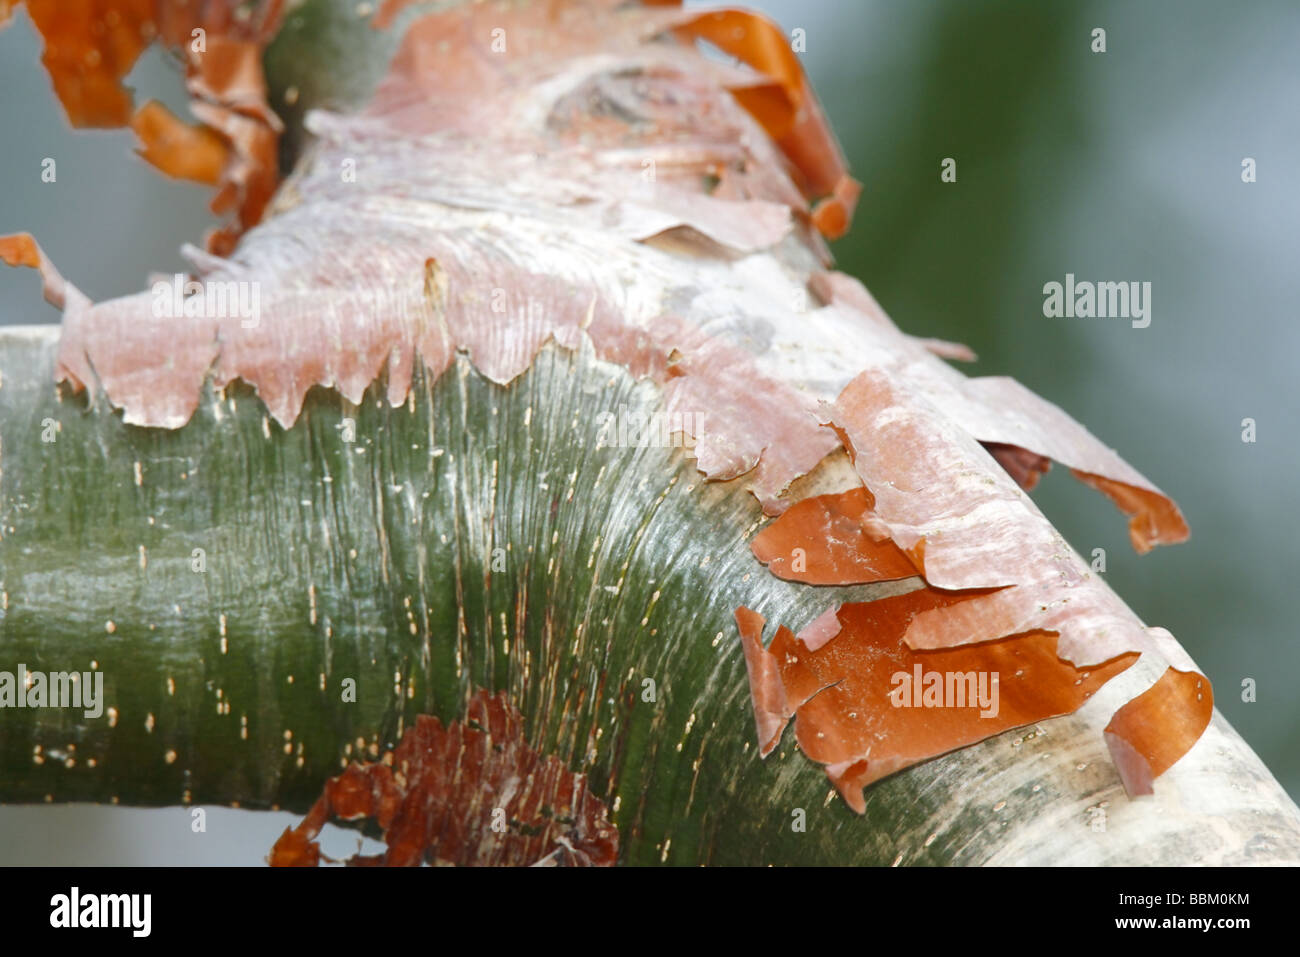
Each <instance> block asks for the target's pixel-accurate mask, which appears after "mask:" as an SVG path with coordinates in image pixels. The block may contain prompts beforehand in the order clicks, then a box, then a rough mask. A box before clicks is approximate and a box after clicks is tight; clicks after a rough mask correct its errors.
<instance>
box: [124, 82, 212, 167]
mask: <svg viewBox="0 0 1300 957" xmlns="http://www.w3.org/2000/svg"><path fill="white" fill-rule="evenodd" d="M131 130H132V131H133V132H134V133H135V135H136V136H138V137H139V138H140V143H141V148H140V149H139V150H137V152H138V153H139V154H140V157H141V159H143V160H145V161H146V162H148V163H150V164H152V165H153V166H156V167H157V168H158V169H160V170H162V171H163V172H164V173H166V174H167V175H168V176H171V177H173V178H175V179H188V180H193V181H194V182H196V183H206V184H207V185H209V186H216V185H217V184H218V183H220V182H221V172H222V170H223V169H224V168H225V166H226V163H227V162H229V160H230V153H231V151H230V148H229V146H228V145H227V144H226V141H225V140H224V139H222V137H221V136H219V135H218V134H217V133H216V132H215V131H214V130H213V129H212V128H211V127H209V126H207V125H204V124H198V125H190V124H187V123H184V122H182V121H181V120H180V119H179V118H177V116H176V115H175V114H174V113H172V112H171V110H169V109H167V107H165V106H163V105H162V104H161V103H159V102H158V101H157V100H150V101H149V102H148V103H146V104H145V105H144V106H142V107H140V109H138V110H136V112H135V115H134V116H132V117H131Z"/></svg>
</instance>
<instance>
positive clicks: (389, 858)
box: [270, 691, 618, 867]
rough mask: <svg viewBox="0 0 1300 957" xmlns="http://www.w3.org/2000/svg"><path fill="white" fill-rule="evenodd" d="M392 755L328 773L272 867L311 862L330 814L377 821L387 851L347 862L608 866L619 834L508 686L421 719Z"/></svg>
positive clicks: (273, 855)
mask: <svg viewBox="0 0 1300 957" xmlns="http://www.w3.org/2000/svg"><path fill="white" fill-rule="evenodd" d="M386 758H391V761H388V760H386V761H385V762H381V763H377V764H368V765H364V766H363V765H359V764H355V763H354V764H351V765H349V766H348V768H347V770H345V771H344V772H343V774H341V775H339V776H338V777H336V778H332V779H330V780H329V781H328V782H327V783H326V785H325V793H324V794H322V795H321V797H320V799H319V800H318V801H317V802H316V804H315V805H314V806H313V807H312V809H311V811H310V812H309V813H308V814H307V817H306V818H305V819H304V820H303V822H302V824H300V825H298V827H296V828H293V829H286V830H285V832H284V834H283V835H281V837H280V839H279V840H278V841H276V844H275V848H274V849H273V850H272V852H271V858H270V862H271V864H272V865H273V866H308V867H313V866H315V865H316V864H317V863H319V861H320V847H319V845H318V844H317V843H316V842H315V840H314V838H315V837H316V836H317V835H318V834H319V833H320V830H321V828H322V827H324V826H325V824H326V823H328V822H329V821H330V820H331V819H333V818H337V819H339V820H345V821H354V820H358V819H360V818H374V820H375V823H376V824H378V825H379V827H380V828H381V829H382V830H383V831H384V840H385V842H386V843H387V845H388V849H387V851H386V852H385V853H384V854H383V855H380V856H376V857H365V856H362V855H357V856H355V857H353V858H351V859H350V860H349V861H348V863H349V864H353V865H376V864H381V865H385V866H392V867H400V866H411V865H416V864H420V863H422V862H425V861H427V862H429V863H444V864H458V865H529V864H543V865H553V864H556V863H565V864H581V865H597V866H605V865H611V864H613V863H615V861H616V859H617V856H618V831H617V829H616V828H615V827H614V825H613V824H611V823H610V822H609V819H608V817H607V815H606V808H605V805H604V803H603V802H601V801H600V800H599V799H598V798H596V797H595V796H594V795H592V793H591V792H590V791H589V790H588V789H587V785H586V782H585V780H584V779H583V776H582V775H580V774H573V773H571V772H570V771H568V770H567V769H566V768H565V767H564V765H563V763H562V762H561V761H560V760H559V759H558V758H555V757H547V758H542V757H541V756H540V755H538V754H537V752H535V751H533V750H532V749H531V748H530V747H529V746H528V744H527V743H526V742H525V741H524V737H523V717H522V715H520V713H519V711H518V710H517V709H516V708H515V707H514V706H513V705H512V704H510V703H509V702H508V701H507V700H506V698H505V694H504V692H502V693H498V694H495V695H489V694H488V693H487V692H486V691H479V692H477V693H476V694H475V695H474V697H473V698H471V699H470V703H469V709H468V711H467V712H466V717H465V720H464V721H463V722H461V721H453V722H452V723H451V724H450V725H448V726H447V727H446V728H444V727H443V726H442V724H441V722H439V721H438V719H437V718H434V717H431V716H429V715H420V716H419V717H418V719H417V720H416V724H415V726H414V727H412V728H410V729H408V730H407V732H406V733H405V734H404V735H403V736H402V740H401V742H400V743H399V744H398V745H397V748H396V750H394V751H393V753H392V754H391V755H388V756H386Z"/></svg>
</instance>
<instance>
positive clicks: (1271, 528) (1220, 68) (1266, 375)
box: [0, 0, 1300, 863]
mask: <svg viewBox="0 0 1300 957" xmlns="http://www.w3.org/2000/svg"><path fill="white" fill-rule="evenodd" d="M751 5H752V6H756V7H757V8H759V9H762V10H765V11H766V12H768V13H770V14H771V15H772V16H774V17H775V18H776V19H777V20H778V21H779V22H780V23H781V24H782V25H783V26H784V27H786V28H787V29H788V30H793V29H796V28H798V29H802V30H803V31H804V34H805V37H806V52H804V53H802V54H801V56H802V59H803V61H804V64H805V66H806V67H807V69H808V71H809V73H810V74H811V76H812V78H813V82H814V85H815V87H816V88H817V90H818V93H819V94H820V96H821V98H822V102H823V105H824V107H825V109H826V112H827V114H828V115H829V117H830V120H831V122H832V125H833V126H834V128H835V130H836V131H837V133H838V135H839V137H840V139H841V142H842V143H843V145H844V149H845V152H846V153H847V155H848V157H849V161H850V164H851V167H852V171H853V173H854V175H855V176H856V177H857V178H858V179H859V180H861V181H862V182H863V184H864V187H865V188H864V191H863V196H862V200H861V203H860V204H859V207H858V213H857V219H856V222H855V224H854V227H853V230H852V232H851V233H850V234H849V236H848V237H847V238H845V239H844V240H842V241H840V242H839V243H837V244H836V246H835V252H836V255H837V257H838V258H839V264H840V268H842V269H844V270H846V271H848V272H851V273H853V274H855V275H857V276H859V277H860V278H862V279H863V280H864V281H865V282H866V284H867V285H868V287H869V288H870V289H871V290H872V292H873V293H874V294H875V296H876V298H877V299H878V300H879V301H880V303H881V304H882V305H883V306H884V307H885V309H886V310H887V311H888V312H889V313H890V314H891V315H892V316H893V318H894V319H895V321H896V322H898V323H899V325H900V326H902V327H903V328H904V329H905V330H907V331H909V332H912V333H914V334H917V335H925V336H940V337H943V338H947V339H955V340H958V341H961V342H965V343H967V344H969V345H970V346H971V347H972V348H974V349H975V351H976V352H977V353H978V354H979V356H980V361H979V362H978V363H977V364H975V365H974V366H970V367H967V368H966V371H967V372H968V373H970V374H972V375H1011V376H1014V377H1015V378H1017V379H1019V380H1020V381H1022V382H1024V383H1025V384H1026V385H1028V386H1030V387H1031V388H1033V389H1034V390H1035V391H1037V392H1038V393H1040V394H1041V395H1043V396H1045V397H1047V398H1048V399H1050V400H1052V401H1053V402H1056V403H1057V404H1058V405H1060V406H1062V407H1063V408H1064V409H1066V410H1067V411H1068V412H1070V413H1071V414H1072V415H1073V416H1074V417H1075V418H1077V419H1078V420H1080V421H1081V422H1083V423H1084V424H1085V425H1086V426H1087V427H1088V428H1089V429H1091V430H1092V431H1093V432H1094V433H1095V434H1097V435H1098V436H1100V437H1101V438H1102V439H1104V440H1105V441H1106V442H1107V443H1108V444H1111V445H1113V446H1114V447H1115V448H1116V449H1117V450H1118V451H1119V452H1120V454H1121V455H1123V456H1124V457H1125V458H1127V459H1128V461H1129V462H1131V463H1132V464H1133V465H1134V466H1135V467H1137V468H1138V469H1139V470H1140V471H1142V472H1143V473H1144V474H1146V475H1147V476H1148V478H1150V479H1151V480H1152V481H1154V482H1155V483H1156V484H1157V485H1159V486H1161V487H1162V488H1163V489H1164V490H1165V491H1166V492H1168V493H1169V494H1171V495H1172V496H1173V497H1174V498H1175V499H1176V500H1177V501H1178V502H1179V504H1180V505H1181V506H1182V508H1183V511H1184V513H1185V514H1186V516H1187V518H1188V521H1189V522H1190V524H1191V527H1192V539H1191V541H1190V542H1188V543H1187V544H1184V545H1180V546H1175V547H1173V548H1163V549H1159V550H1157V551H1156V552H1154V553H1152V554H1149V555H1147V556H1145V557H1142V558H1139V557H1137V556H1136V555H1135V554H1134V553H1133V551H1132V549H1131V548H1130V546H1129V544H1128V537H1127V531H1126V526H1125V521H1124V519H1123V518H1122V516H1120V515H1119V513H1118V512H1116V511H1115V510H1114V509H1113V508H1112V507H1111V505H1110V504H1109V502H1107V501H1106V500H1105V499H1103V498H1102V497H1101V496H1100V495H1098V494H1097V493H1095V492H1093V491H1091V490H1090V489H1087V488H1085V487H1084V486H1082V485H1079V484H1078V483H1076V482H1074V480H1073V479H1072V478H1070V477H1069V475H1068V472H1065V471H1063V470H1059V469H1058V470H1054V471H1053V472H1052V473H1051V474H1050V475H1049V476H1048V477H1047V479H1046V480H1045V481H1044V482H1043V483H1042V484H1041V485H1040V486H1039V488H1038V489H1037V490H1036V491H1035V493H1034V495H1035V498H1036V500H1037V501H1038V502H1039V504H1040V505H1041V507H1042V508H1043V510H1044V511H1045V512H1046V513H1047V515H1048V516H1049V517H1050V518H1051V519H1052V520H1053V521H1054V522H1055V523H1056V524H1057V526H1058V527H1059V528H1060V529H1061V531H1062V532H1063V533H1064V534H1065V536H1066V537H1067V538H1068V539H1069V540H1070V541H1071V543H1072V544H1073V545H1074V546H1075V548H1076V549H1077V550H1078V551H1079V552H1080V553H1082V554H1084V555H1090V554H1091V552H1092V550H1093V549H1094V548H1104V549H1105V550H1106V556H1107V571H1106V577H1107V579H1108V580H1109V581H1110V583H1111V585H1112V586H1113V587H1114V588H1115V589H1116V590H1117V591H1118V592H1119V594H1120V595H1121V596H1122V597H1123V598H1124V599H1125V600H1126V601H1128V603H1129V604H1130V605H1131V606H1132V607H1133V609H1134V610H1135V611H1136V612H1137V613H1138V615H1139V616H1140V617H1141V618H1142V619H1143V620H1145V621H1146V622H1147V623H1148V624H1158V625H1163V626H1165V627H1167V628H1169V629H1170V630H1171V631H1172V632H1173V633H1174V634H1175V635H1176V636H1177V637H1178V638H1179V640H1180V641H1181V642H1182V643H1183V645H1184V646H1185V647H1186V648H1187V650H1188V651H1189V652H1190V653H1191V655H1192V656H1193V658H1195V659H1196V661H1197V662H1198V663H1199V664H1200V665H1201V666H1202V668H1203V669H1204V670H1205V671H1206V673H1207V674H1208V675H1209V677H1210V679H1211V680H1212V682H1213V683H1214V689H1215V697H1216V704H1217V705H1218V707H1219V708H1220V709H1221V710H1222V712H1223V713H1224V714H1225V715H1226V717H1227V718H1228V720H1229V721H1230V722H1231V723H1232V724H1233V725H1234V726H1235V727H1236V728H1237V729H1238V730H1239V731H1240V732H1241V734H1242V735H1243V736H1244V737H1245V738H1246V740H1247V741H1249V742H1250V744H1251V745H1252V746H1253V747H1254V748H1255V750H1256V751H1257V752H1258V753H1259V754H1260V756H1261V757H1262V758H1263V759H1264V761H1265V762H1266V763H1267V764H1268V765H1269V767H1270V768H1272V770H1273V772H1274V774H1275V775H1277V777H1278V778H1279V780H1281V782H1282V783H1283V785H1284V786H1285V787H1286V788H1287V789H1288V791H1289V792H1290V793H1291V795H1292V796H1293V797H1297V798H1300V730H1298V729H1300V694H1298V693H1297V690H1296V684H1297V682H1298V681H1300V643H1298V642H1297V629H1296V625H1295V617H1296V616H1295V612H1294V610H1293V609H1292V607H1291V604H1290V599H1291V588H1293V587H1295V586H1294V583H1293V580H1292V575H1293V574H1294V572H1295V571H1296V570H1297V569H1298V568H1300V535H1297V527H1296V526H1297V521H1296V515H1297V510H1296V506H1297V504H1298V503H1297V499H1298V496H1297V493H1296V490H1295V489H1296V475H1297V471H1298V470H1297V465H1300V456H1297V452H1296V438H1295V436H1296V425H1297V423H1300V408H1298V407H1297V406H1298V405H1300V402H1298V400H1297V390H1296V387H1295V378H1296V376H1295V370H1296V368H1297V366H1298V365H1300V362H1298V361H1297V357H1298V356H1300V332H1297V325H1296V321H1297V315H1296V304H1297V303H1298V302H1300V265H1298V264H1300V162H1297V157H1300V5H1297V4H1295V3H1294V2H1277V3H1267V2H1246V3H1235V4H1231V5H1228V4H1223V3H1219V2H1208V0H1179V2H1174V0H1147V2H1143V3H1141V4H1134V3H1120V2H1079V3H1063V2H1041V0H1040V2H1030V0H1001V2H978V3H976V2H967V0H906V2H905V0H876V2H871V0H804V2H797V0H765V2H760V3H756V4H751ZM1095 28H1102V29H1104V30H1105V31H1106V52H1104V53H1094V52H1093V51H1092V45H1093V30H1094V29H1095ZM39 55H40V41H39V39H38V38H37V37H36V35H35V32H34V31H33V30H32V28H31V26H30V22H29V21H28V20H27V18H26V15H25V14H24V13H23V12H22V11H21V10H20V11H19V12H18V14H17V15H16V18H15V22H14V23H13V24H12V25H11V26H10V28H9V29H7V30H5V31H3V32H0V89H3V90H4V91H5V96H4V98H3V101H2V102H0V130H3V131H4V133H3V136H4V140H3V148H2V149H0V183H3V184H4V186H3V189H0V233H3V232H13V231H19V230H29V231H31V232H33V233H35V234H36V235H37V237H38V239H39V240H40V242H41V243H42V245H43V246H44V248H45V249H46V251H47V252H48V253H49V254H50V255H51V256H52V258H53V259H54V261H55V262H56V263H57V264H58V265H59V268H60V270H61V271H62V272H63V273H64V275H65V276H67V277H68V278H69V279H70V280H71V281H72V282H74V283H75V284H76V285H77V286H79V287H80V288H81V289H82V290H83V291H84V292H86V293H87V294H89V295H90V296H92V297H93V298H96V299H102V298H107V297H110V296H115V295H122V294H125V293H129V292H135V291H137V290H139V289H141V288H144V283H145V280H146V276H147V274H148V273H149V272H151V271H159V272H164V273H171V272H174V271H177V270H181V269H183V268H185V264H184V263H183V262H182V260H181V259H180V257H179V256H178V255H177V252H176V249H177V247H178V246H179V245H180V243H182V242H185V241H190V242H195V243H198V242H200V241H201V237H202V234H203V231H204V229H205V228H206V227H207V225H208V224H209V222H210V217H209V215H208V213H207V211H206V208H205V207H206V203H207V201H208V199H209V197H210V193H209V192H208V191H207V190H204V189H201V188H198V187H193V186H190V185H187V184H183V183H175V182H168V181H166V180H164V179H162V178H161V177H159V176H157V175H155V174H154V173H153V172H152V171H151V170H150V169H148V168H146V167H145V165H144V164H143V163H142V162H140V161H138V160H136V159H135V158H134V157H132V156H131V155H130V149H131V142H132V137H131V135H130V134H129V133H126V132H122V131H107V132H102V131H97V132H77V133H74V132H73V131H71V130H70V129H69V128H68V127H67V125H66V123H65V121H64V119H63V114H62V111H61V109H60V108H59V107H58V105H57V103H56V102H55V100H54V97H53V94H52V92H51V91H50V88H49V82H48V80H47V78H46V76H45V74H44V71H43V70H42V69H41V68H40V65H39ZM131 83H132V85H133V86H135V87H136V89H137V102H142V101H143V100H144V99H146V98H149V97H156V98H159V99H162V100H163V101H164V102H166V103H167V104H168V105H169V106H171V107H172V109H173V110H175V111H176V112H178V113H180V114H181V115H184V97H183V95H182V92H181V83H180V75H179V71H178V70H177V69H176V68H175V67H174V66H173V65H172V64H170V63H169V62H168V61H167V59H166V58H165V57H164V56H162V55H161V54H160V53H158V52H157V51H156V50H155V51H152V52H150V53H149V54H147V55H146V56H145V58H144V59H143V60H142V61H141V63H140V64H139V66H138V67H137V69H136V70H135V72H134V73H133V74H132V77H131ZM45 157H54V158H55V159H56V161H57V163H58V168H57V170H58V179H57V182H56V183H54V184H45V183H42V182H41V179H40V171H41V161H42V159H43V158H45ZM946 157H951V158H953V159H955V160H956V163H957V181H956V182H955V183H944V182H941V180H940V164H941V162H942V161H943V160H944V158H946ZM1246 157H1250V158H1253V159H1254V160H1255V161H1256V168H1257V182H1254V183H1243V182H1242V177H1241V172H1242V160H1243V159H1244V158H1246ZM1066 273H1073V274H1074V275H1075V276H1076V277H1077V278H1078V279H1081V280H1083V279H1088V280H1094V281H1102V280H1105V281H1132V280H1136V281H1145V282H1150V283H1151V284H1152V306H1153V309H1152V322H1151V325H1150V327H1148V328H1146V329H1134V328H1132V327H1131V325H1130V324H1129V323H1128V322H1127V321H1121V320H1101V319H1090V320H1088V319H1049V318H1046V317H1044V316H1043V311H1042V307H1043V292H1042V289H1043V284H1044V283H1047V282H1051V281H1056V282H1062V281H1064V278H1065V275H1066ZM57 319H58V316H57V314H56V313H55V311H54V310H53V309H51V308H50V307H48V306H45V305H43V304H42V303H41V302H40V283H39V280H38V278H37V277H36V275H35V274H34V273H33V272H31V271H30V270H3V271H0V322H3V323H30V322H55V321H57ZM1248 417H1249V418H1253V419H1255V420H1256V422H1257V428H1258V441H1257V442H1255V443H1254V444H1246V443H1243V442H1242V439H1241V430H1242V426H1241V423H1242V420H1243V419H1244V418H1248ZM1245 679H1253V680H1254V681H1255V682H1256V684H1257V700H1256V701H1255V702H1253V703H1247V702H1243V701H1242V691H1241V688H1242V682H1243V680H1245ZM160 815H161V816H160ZM288 820H290V818H289V816H288V815H274V816H272V815H259V816H258V818H257V821H256V822H255V824H249V823H245V824H243V825H240V824H238V823H237V822H239V821H246V822H247V821H251V819H250V818H249V812H235V811H229V812H220V813H217V814H216V815H215V816H214V817H212V818H210V819H209V825H210V826H209V834H211V833H212V824H213V821H217V822H219V828H220V830H221V831H224V832H225V836H224V837H222V838H221V839H220V840H216V841H214V840H202V839H201V838H202V837H203V836H192V835H191V834H190V829H189V824H188V822H189V818H188V816H187V815H185V814H184V812H183V811H165V812H146V811H132V810H128V809H87V808H0V863H22V862H42V863H45V862H49V863H53V862H56V861H65V862H68V863H94V862H96V861H103V862H106V863H112V862H124V861H128V860H129V861H135V862H141V863H144V862H150V863H152V862H191V863H200V862H238V861H242V862H244V863H255V862H256V861H257V860H259V859H260V858H261V856H262V855H263V854H265V853H266V850H267V849H268V848H269V846H270V841H268V840H267V839H266V835H267V834H269V835H272V838H271V839H272V840H273V837H274V835H275V834H276V833H278V831H279V829H280V828H282V827H284V826H285V823H286V822H287V821H288ZM160 822H163V823H162V826H163V827H164V828H165V829H167V830H174V832H175V833H174V838H175V839H174V841H172V842H168V841H166V840H163V841H160V840H159V836H158V827H159V823H160ZM250 828H251V829H250ZM262 832H265V833H262ZM96 834H101V835H104V836H103V839H102V841H100V843H98V844H96V840H95V835H96ZM132 835H134V837H133V836H132ZM340 836H341V837H342V840H343V842H344V844H343V847H341V848H340V850H344V851H350V850H351V847H350V846H348V844H347V842H348V841H349V840H353V838H352V837H351V836H350V835H349V836H346V837H343V836H342V835H340ZM195 838H198V839H195Z"/></svg>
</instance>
